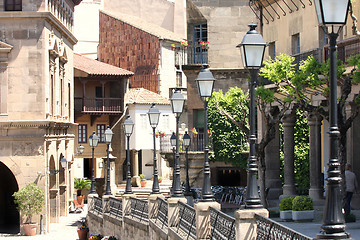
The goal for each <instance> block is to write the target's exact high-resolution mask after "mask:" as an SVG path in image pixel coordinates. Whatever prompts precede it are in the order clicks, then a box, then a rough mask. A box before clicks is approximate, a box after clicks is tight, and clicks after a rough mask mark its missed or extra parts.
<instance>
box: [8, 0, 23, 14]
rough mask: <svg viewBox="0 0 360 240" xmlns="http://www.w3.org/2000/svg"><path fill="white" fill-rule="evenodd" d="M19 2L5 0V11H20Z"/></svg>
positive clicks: (16, 0) (20, 3)
mask: <svg viewBox="0 0 360 240" xmlns="http://www.w3.org/2000/svg"><path fill="white" fill-rule="evenodd" d="M21 10H22V2H21V0H5V11H21Z"/></svg>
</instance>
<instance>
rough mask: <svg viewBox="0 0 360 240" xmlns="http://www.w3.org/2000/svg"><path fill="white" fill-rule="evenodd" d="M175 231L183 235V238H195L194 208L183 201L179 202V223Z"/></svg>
mask: <svg viewBox="0 0 360 240" xmlns="http://www.w3.org/2000/svg"><path fill="white" fill-rule="evenodd" d="M176 232H177V233H179V234H181V235H185V236H183V237H185V238H183V239H196V214H195V209H194V208H193V207H191V206H189V205H187V204H185V203H183V202H179V224H178V227H177V230H176Z"/></svg>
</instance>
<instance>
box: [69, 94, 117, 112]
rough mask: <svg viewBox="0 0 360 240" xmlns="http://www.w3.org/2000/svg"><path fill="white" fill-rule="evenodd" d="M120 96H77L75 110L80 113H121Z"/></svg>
mask: <svg viewBox="0 0 360 240" xmlns="http://www.w3.org/2000/svg"><path fill="white" fill-rule="evenodd" d="M122 111H123V99H122V98H77V97H75V112H82V113H122Z"/></svg>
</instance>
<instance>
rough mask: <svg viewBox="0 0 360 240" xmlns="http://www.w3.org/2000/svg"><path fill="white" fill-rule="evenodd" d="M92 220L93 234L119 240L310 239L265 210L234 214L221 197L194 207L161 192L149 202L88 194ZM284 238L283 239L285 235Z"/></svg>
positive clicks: (88, 222) (241, 211) (245, 210)
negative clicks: (224, 210)
mask: <svg viewBox="0 0 360 240" xmlns="http://www.w3.org/2000/svg"><path fill="white" fill-rule="evenodd" d="M88 201H89V211H88V215H87V218H86V219H87V224H88V227H89V229H90V233H91V234H102V235H107V236H110V235H111V236H115V237H116V238H117V239H138V238H139V239H150V240H152V239H154V240H155V239H156V240H159V239H167V240H183V239H214V240H217V239H227V240H231V239H234V240H244V239H251V240H254V239H280V238H279V237H280V236H283V235H284V236H285V235H286V236H288V237H289V238H287V239H300V240H310V239H312V238H309V237H306V236H304V235H301V234H300V233H297V232H295V231H293V230H291V229H289V228H286V227H284V226H282V225H280V224H279V223H276V222H274V221H272V220H271V219H268V218H267V217H268V211H267V210H266V209H241V210H237V211H235V218H232V217H230V216H228V215H226V214H224V213H222V212H221V211H220V204H219V203H217V202H198V203H195V205H194V207H191V206H189V205H187V204H186V199H185V198H182V197H173V198H168V199H167V200H164V196H163V195H161V194H153V195H150V197H149V199H148V201H144V200H140V199H137V198H135V195H133V194H124V195H123V196H122V197H121V198H114V197H112V196H103V198H102V199H100V198H98V197H94V196H91V195H89V197H88ZM281 239H282V238H281Z"/></svg>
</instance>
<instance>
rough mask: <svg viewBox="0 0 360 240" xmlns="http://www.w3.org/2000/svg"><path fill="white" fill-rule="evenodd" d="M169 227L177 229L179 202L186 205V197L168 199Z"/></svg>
mask: <svg viewBox="0 0 360 240" xmlns="http://www.w3.org/2000/svg"><path fill="white" fill-rule="evenodd" d="M167 201H168V226H169V227H176V226H177V225H178V223H179V205H178V202H183V203H185V204H186V202H187V201H186V198H184V197H171V198H168V200H167Z"/></svg>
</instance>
